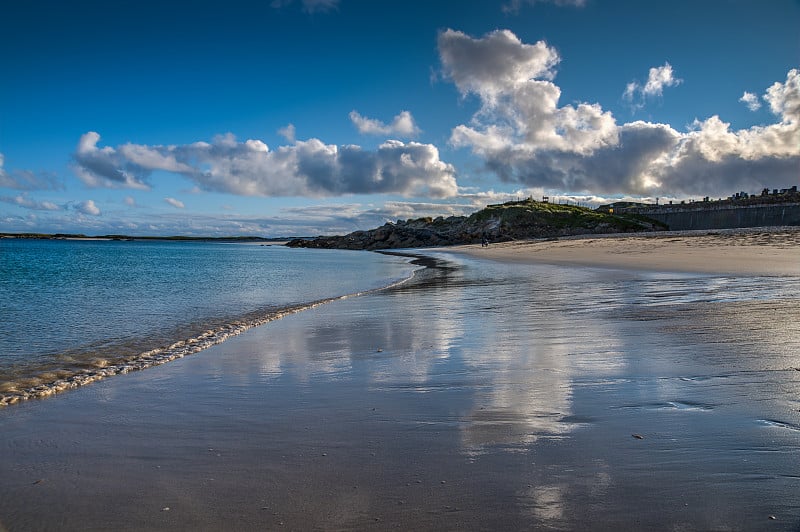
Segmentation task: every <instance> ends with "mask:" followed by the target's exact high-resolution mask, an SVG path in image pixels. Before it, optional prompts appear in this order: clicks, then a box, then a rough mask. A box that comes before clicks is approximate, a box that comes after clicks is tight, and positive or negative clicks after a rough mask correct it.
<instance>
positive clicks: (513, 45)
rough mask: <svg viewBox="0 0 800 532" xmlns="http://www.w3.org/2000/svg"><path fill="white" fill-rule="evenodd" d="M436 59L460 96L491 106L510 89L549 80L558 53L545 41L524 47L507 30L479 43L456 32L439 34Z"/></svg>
mask: <svg viewBox="0 0 800 532" xmlns="http://www.w3.org/2000/svg"><path fill="white" fill-rule="evenodd" d="M438 45H439V57H440V59H441V62H442V67H443V74H444V76H445V78H447V79H451V80H453V83H455V84H456V87H458V90H459V91H461V94H462V95H466V94H468V93H474V94H477V95H478V96H480V97H481V99H482V100H484V101H485V102H488V103H491V102H492V101H493V100H494V98H495V97H497V96H498V95H499V94H503V93H505V92H506V91H507V89H508V88H509V87H511V86H515V85H518V84H521V83H525V82H527V81H529V80H531V79H533V78H543V79H552V78H553V77H554V76H555V71H554V70H553V69H554V67H555V65H556V64H558V62H559V56H558V53H557V52H556V51H555V49H553V48H550V47H549V46H548V45H547V44H546V43H545V42H544V41H539V42H537V43H536V44H533V45H531V44H524V43H522V42H521V41H520V40H519V38H517V36H516V35H514V34H513V33H512V32H510V31H509V30H495V31H493V32H491V33H487V34H486V35H484V36H483V37H482V38H480V39H473V38H472V37H470V36H468V35H466V34H464V33H462V32H460V31H455V30H451V29H448V30H445V31H443V32H441V33H440V34H439V39H438Z"/></svg>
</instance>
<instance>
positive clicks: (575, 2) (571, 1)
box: [502, 0, 586, 13]
mask: <svg viewBox="0 0 800 532" xmlns="http://www.w3.org/2000/svg"><path fill="white" fill-rule="evenodd" d="M537 3H539V4H555V5H557V6H572V7H583V6H585V5H586V0H509V1H508V2H507V3H505V4H503V7H502V9H503V12H504V13H517V12H519V10H520V8H521V7H522V5H523V4H530V5H534V4H537Z"/></svg>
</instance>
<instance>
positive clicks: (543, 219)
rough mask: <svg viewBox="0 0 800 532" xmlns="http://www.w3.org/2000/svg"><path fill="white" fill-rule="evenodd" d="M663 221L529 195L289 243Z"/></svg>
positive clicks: (390, 243)
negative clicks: (461, 211)
mask: <svg viewBox="0 0 800 532" xmlns="http://www.w3.org/2000/svg"><path fill="white" fill-rule="evenodd" d="M660 228H661V227H660V226H658V225H657V224H656V223H655V222H652V223H651V222H649V221H648V220H646V219H644V218H643V217H638V218H630V217H625V216H616V215H611V214H607V213H602V212H598V211H593V210H591V209H588V208H586V207H578V206H574V205H556V204H551V203H542V202H538V201H534V200H533V199H527V200H524V201H512V202H507V203H504V204H502V205H489V206H488V207H486V208H485V209H482V210H480V211H478V212H476V213H473V214H472V215H470V216H450V217H448V218H442V217H438V218H436V219H432V218H429V217H428V218H418V219H416V220H405V221H403V220H398V221H397V223H392V222H388V223H386V224H384V225H382V226H381V227H378V228H376V229H371V230H369V231H355V232H353V233H350V234H348V235H344V236H319V237H316V238H312V239H301V238H298V239H294V240H291V241H290V242H288V243H287V244H286V245H287V246H289V247H307V248H326V249H363V250H378V249H393V248H421V247H431V246H450V245H456V244H479V243H480V242H481V241H482V240H483V239H486V240H488V241H489V242H505V241H509V240H516V239H530V238H554V237H559V236H567V235H577V234H599V233H619V232H629V231H653V230H658V229H660Z"/></svg>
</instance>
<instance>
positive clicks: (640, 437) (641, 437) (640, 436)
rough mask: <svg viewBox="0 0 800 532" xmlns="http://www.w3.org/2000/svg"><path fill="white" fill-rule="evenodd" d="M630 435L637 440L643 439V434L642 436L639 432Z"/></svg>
mask: <svg viewBox="0 0 800 532" xmlns="http://www.w3.org/2000/svg"><path fill="white" fill-rule="evenodd" d="M631 436H633V437H634V438H636V439H637V440H643V439H644V436H642V435H641V434H631Z"/></svg>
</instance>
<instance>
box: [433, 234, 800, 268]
mask: <svg viewBox="0 0 800 532" xmlns="http://www.w3.org/2000/svg"><path fill="white" fill-rule="evenodd" d="M437 250H438V251H444V252H449V253H454V254H463V255H467V256H469V257H472V258H480V259H489V260H494V261H507V262H512V263H526V264H552V265H559V266H577V267H590V268H607V269H634V270H643V271H662V272H682V273H701V274H727V275H756V276H777V277H787V276H796V275H800V228H797V227H779V228H774V227H768V228H750V229H724V230H715V231H670V232H656V233H622V234H621V233H615V234H608V235H580V236H570V237H562V238H558V239H543V240H521V241H514V242H500V243H492V244H490V245H489V246H488V247H481V246H480V245H477V244H471V245H463V246H454V247H451V248H437Z"/></svg>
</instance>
